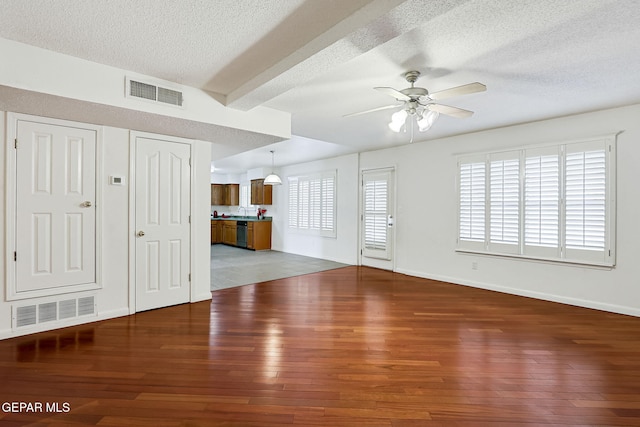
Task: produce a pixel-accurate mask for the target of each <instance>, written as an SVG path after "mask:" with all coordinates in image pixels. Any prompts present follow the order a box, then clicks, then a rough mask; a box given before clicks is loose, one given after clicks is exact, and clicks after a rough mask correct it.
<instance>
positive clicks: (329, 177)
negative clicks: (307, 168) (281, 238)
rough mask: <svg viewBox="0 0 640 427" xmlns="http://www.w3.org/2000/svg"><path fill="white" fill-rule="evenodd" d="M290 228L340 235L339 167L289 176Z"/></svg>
mask: <svg viewBox="0 0 640 427" xmlns="http://www.w3.org/2000/svg"><path fill="white" fill-rule="evenodd" d="M288 183H289V228H290V229H295V230H300V231H304V232H308V233H312V234H317V235H320V236H324V237H336V171H335V170H332V171H326V172H321V173H315V174H310V175H303V176H294V177H289V178H288Z"/></svg>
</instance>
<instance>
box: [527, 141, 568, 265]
mask: <svg viewBox="0 0 640 427" xmlns="http://www.w3.org/2000/svg"><path fill="white" fill-rule="evenodd" d="M559 239H560V156H559V152H558V148H557V147H551V148H542V149H531V150H527V152H526V157H525V164H524V253H525V254H530V255H540V256H548V257H558V256H559V250H558V249H559V241H560V240H559Z"/></svg>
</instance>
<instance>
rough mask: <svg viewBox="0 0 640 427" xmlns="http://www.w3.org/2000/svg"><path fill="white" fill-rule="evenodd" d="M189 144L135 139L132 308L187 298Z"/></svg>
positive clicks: (189, 198) (141, 308)
mask: <svg viewBox="0 0 640 427" xmlns="http://www.w3.org/2000/svg"><path fill="white" fill-rule="evenodd" d="M190 157H191V146H190V145H189V144H186V143H180V142H173V141H165V140H160V139H153V138H143V137H138V138H136V140H135V168H136V171H135V242H136V243H135V281H136V304H135V306H136V311H142V310H150V309H154V308H160V307H166V306H170V305H175V304H182V303H185V302H188V301H189V297H190V265H191V248H190V247H191V237H190V235H191V226H190V214H191V212H190V206H191V167H190Z"/></svg>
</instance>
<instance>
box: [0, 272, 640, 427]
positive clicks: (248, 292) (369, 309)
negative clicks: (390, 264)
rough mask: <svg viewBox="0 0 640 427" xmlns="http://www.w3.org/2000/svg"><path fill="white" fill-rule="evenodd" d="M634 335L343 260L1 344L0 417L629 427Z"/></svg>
mask: <svg viewBox="0 0 640 427" xmlns="http://www.w3.org/2000/svg"><path fill="white" fill-rule="evenodd" d="M639 331H640V318H634V317H628V316H623V315H616V314H610V313H605V312H599V311H595V310H588V309H583V308H577V307H571V306H565V305H561V304H555V303H550V302H544V301H537V300H533V299H527V298H521V297H516V296H510V295H504V294H500V293H495V292H490V291H483V290H478V289H473V288H467V287H463V286H456V285H451V284H446V283H441V282H434V281H429V280H424V279H418V278H413V277H408V276H404V275H401V274H394V273H390V272H386V271H381V270H375V269H371V268H364V267H346V268H342V269H338V270H331V271H326V272H320V273H314V274H310V275H306V276H298V277H293V278H289V279H280V280H275V281H271V282H266V283H262V284H258V285H248V286H243V287H239V288H233V289H226V290H222V291H217V292H216V293H215V294H214V299H213V301H212V302H203V303H197V304H187V305H181V306H176V307H170V308H166V309H161V310H155V311H149V312H144V313H139V314H136V315H134V316H129V317H124V318H119V319H113V320H109V321H104V322H99V323H95V324H91V325H84V326H78V327H73V328H67V329H63V330H59V331H54V332H48V333H41V334H37V335H31V336H27V337H21V338H15V339H10V340H5V341H0V398H1V402H5V403H4V404H3V407H2V409H3V411H2V412H0V425H2V426H3V427H4V426H13V425H25V424H30V425H33V426H46V425H68V424H74V425H100V426H243V427H244V426H286V425H293V426H323V427H324V426H332V427H334V426H345V427H346V426H349V427H351V426H391V427H399V426H403V427H404V426H407V427H415V426H432V425H433V426H436V425H437V426H494V425H496V426H497V425H499V426H509V427H511V426H525V425H526V426H538V425H540V426H551V425H598V426H638V425H640V335H639ZM6 402H9V403H10V402H18V404H16V405H17V406H16V408H15V409H18V408H19V402H22V403H25V404H26V403H31V404H32V409H37V408H36V407H35V406H34V404H35V403H37V402H40V403H41V404H42V405H43V408H42V409H43V411H42V412H38V411H36V412H21V413H12V412H7V409H8V410H11V409H13V408H11V406H10V404H9V406H7V403H6ZM47 404H49V405H51V404H57V405H58V407H57V409H58V410H59V411H60V412H58V413H56V412H51V411H49V412H47V411H45V409H47V407H46V405H47ZM25 409H28V408H25ZM48 409H49V410H53V409H55V408H53V407H51V406H50V407H49V408H48ZM65 410H67V411H66V412H65Z"/></svg>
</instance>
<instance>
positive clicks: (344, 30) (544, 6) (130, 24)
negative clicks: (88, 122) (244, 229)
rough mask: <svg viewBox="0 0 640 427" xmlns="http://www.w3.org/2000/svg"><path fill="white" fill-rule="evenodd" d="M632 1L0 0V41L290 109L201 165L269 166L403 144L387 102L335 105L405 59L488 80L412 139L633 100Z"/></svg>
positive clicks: (443, 84)
mask: <svg viewBox="0 0 640 427" xmlns="http://www.w3.org/2000/svg"><path fill="white" fill-rule="evenodd" d="M639 6H640V4H639V3H638V1H637V0H570V1H565V2H557V1H555V0H554V1H552V0H536V1H526V2H523V1H520V0H517V1H516V0H476V1H471V0H440V1H429V2H426V1H424V0H406V1H403V0H350V1H344V0H287V1H264V0H216V1H213V2H212V1H209V0H180V1H178V0H136V1H125V0H101V1H97V2H87V1H82V0H29V1H24V0H0V10H2V13H1V14H0V37H3V38H6V39H10V40H16V41H20V42H23V43H27V44H31V45H35V46H38V47H43V48H46V49H50V50H53V51H57V52H61V53H65V54H69V55H72V56H77V57H81V58H85V59H88V60H91V61H94V62H97V63H102V64H106V65H111V66H115V67H119V68H123V69H127V70H131V71H135V72H138V73H142V74H147V75H150V76H154V77H158V78H162V79H165V80H169V81H174V82H177V83H180V84H184V85H189V86H194V87H197V88H201V89H204V90H207V91H211V92H216V93H217V94H219V95H220V99H222V100H223V101H225V102H226V103H227V105H229V106H230V107H231V108H238V109H250V108H252V107H254V106H257V105H263V106H267V107H271V108H274V109H278V110H283V111H288V112H291V113H292V120H293V122H292V131H293V134H295V135H296V136H294V137H293V138H292V140H291V141H283V142H279V143H275V144H274V141H273V140H272V139H271V140H269V139H265V140H262V141H261V142H260V141H258V140H259V139H260V138H259V136H249V137H248V139H249V140H252V139H254V137H255V141H254V142H252V143H247V144H244V143H243V144H240V146H242V147H259V146H261V145H262V146H263V147H261V148H257V149H256V150H257V151H255V152H253V153H245V154H242V153H239V151H242V150H244V148H242V149H238V150H231V151H229V152H226V151H225V150H220V151H218V152H219V153H221V155H224V156H225V157H226V154H234V155H232V156H230V157H226V158H223V159H219V160H217V161H216V166H219V167H221V168H223V169H226V170H229V171H234V170H236V171H237V170H240V169H246V168H250V167H257V166H268V165H269V163H270V160H271V159H270V156H269V154H268V150H270V149H275V150H276V151H277V153H278V152H281V153H286V155H282V156H279V155H278V154H276V164H285V163H293V162H296V161H307V160H311V158H312V157H313V156H314V155H315V156H316V157H326V156H329V155H335V154H341V153H347V152H356V151H364V150H370V149H376V148H381V147H388V146H393V145H400V144H406V143H408V141H409V135H407V134H406V133H400V134H394V133H392V132H391V131H390V130H389V129H388V128H387V122H388V120H389V116H390V114H391V113H392V112H393V110H386V111H379V112H374V113H370V114H365V115H360V116H354V117H348V118H344V117H342V116H343V115H345V114H348V113H352V112H357V111H361V110H366V109H370V108H375V107H380V106H384V105H388V104H393V103H394V100H393V99H392V98H390V97H388V96H385V95H384V94H381V93H379V92H377V91H375V90H373V89H372V88H373V87H375V86H391V87H394V88H397V89H402V88H404V87H406V86H407V83H406V81H404V78H403V74H404V72H405V71H408V70H410V69H417V70H419V71H421V72H422V73H423V76H422V77H421V78H420V79H419V80H418V82H417V85H418V86H423V87H426V88H428V89H429V91H430V92H436V91H439V90H442V89H446V88H449V87H453V86H458V85H462V84H465V83H470V82H475V81H480V82H482V83H484V84H486V85H487V92H484V93H477V94H472V95H465V96H461V97H457V98H451V99H447V100H446V102H444V103H446V104H449V105H453V106H458V107H461V108H465V109H469V110H472V111H475V114H474V115H473V116H472V117H471V118H468V119H455V118H451V117H446V116H441V117H440V118H439V119H438V121H437V122H436V123H435V125H434V126H433V128H432V129H431V130H429V131H428V132H426V133H424V134H418V135H416V137H415V139H416V141H426V140H429V139H433V138H440V137H445V136H449V135H455V134H461V133H466V132H473V131H478V130H484V129H490V128H495V127H501V126H509V125H513V124H518V123H523V122H530V121H535V120H542V119H546V118H550V117H557V116H564V115H570V114H576V113H581V112H586V111H593V110H598V109H603V108H610V107H616V106H621V105H628V104H632V103H638V102H640V79H638V78H637V76H638V75H640V25H638V24H637V23H638V22H640V7H639ZM1 83H2V82H0V84H1ZM0 95H1V94H0ZM121 126H124V125H121ZM184 128H185V129H188V128H189V126H184ZM209 131H213V129H207V132H209ZM220 132H227V133H228V131H226V130H220ZM205 133H206V132H205ZM214 133H215V132H214ZM224 136H225V137H227V136H228V135H227V134H224ZM237 137H238V139H243V137H241V136H239V135H237ZM211 138H213V139H215V136H212V137H210V139H209V140H212V139H211ZM314 140H317V141H314ZM265 145H269V146H265Z"/></svg>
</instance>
